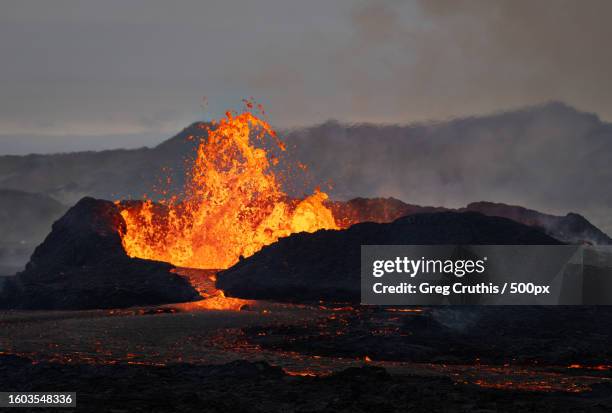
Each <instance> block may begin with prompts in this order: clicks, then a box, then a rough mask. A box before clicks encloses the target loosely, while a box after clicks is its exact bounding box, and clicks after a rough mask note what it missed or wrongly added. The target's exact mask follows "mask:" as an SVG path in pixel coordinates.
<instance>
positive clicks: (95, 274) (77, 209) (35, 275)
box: [0, 198, 199, 309]
mask: <svg viewBox="0 0 612 413" xmlns="http://www.w3.org/2000/svg"><path fill="white" fill-rule="evenodd" d="M124 229H125V222H124V221H123V218H122V217H121V215H120V214H119V210H118V209H117V207H116V206H115V204H113V203H112V202H109V201H103V200H97V199H93V198H83V199H82V200H80V201H79V202H78V203H77V204H76V205H75V206H74V207H72V208H71V209H70V210H69V211H68V212H67V213H66V214H65V215H64V216H63V217H62V218H60V219H59V220H58V221H57V222H55V223H54V224H53V229H52V231H51V233H50V234H49V235H48V236H47V238H46V239H45V240H44V242H43V243H42V244H41V245H39V246H38V247H37V248H36V250H35V251H34V254H33V255H32V257H31V259H30V262H29V263H28V264H27V266H26V269H25V271H23V272H21V273H19V274H17V276H16V277H15V278H14V279H11V280H9V281H7V283H6V285H5V288H4V289H3V291H2V294H3V295H2V296H1V297H0V306H1V307H5V308H24V309H89V308H118V307H129V306H134V305H150V304H162V303H173V302H184V301H192V300H195V299H198V298H199V295H198V293H197V292H196V291H195V290H194V288H193V287H192V286H191V285H190V284H189V282H188V281H187V280H186V279H185V278H183V277H182V276H180V275H177V274H175V273H172V272H170V271H171V270H172V268H173V267H172V265H170V264H167V263H163V262H157V261H149V260H143V259H138V258H130V257H128V256H127V254H126V253H125V251H124V249H123V246H122V244H121V237H120V235H119V231H120V230H124Z"/></svg>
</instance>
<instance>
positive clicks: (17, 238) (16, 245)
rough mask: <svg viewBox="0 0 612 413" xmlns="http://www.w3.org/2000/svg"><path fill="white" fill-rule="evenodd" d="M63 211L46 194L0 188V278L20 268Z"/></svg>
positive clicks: (63, 206)
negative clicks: (0, 235)
mask: <svg viewBox="0 0 612 413" xmlns="http://www.w3.org/2000/svg"><path fill="white" fill-rule="evenodd" d="M67 209H68V207H66V206H65V205H62V204H60V203H59V202H57V201H56V200H55V199H53V198H51V197H49V196H47V195H42V194H32V193H28V192H23V191H14V190H9V189H0V234H2V237H1V238H0V276H1V275H12V274H14V273H15V272H16V271H17V270H19V269H21V267H22V265H23V264H24V263H25V262H26V261H27V260H28V258H29V256H30V254H31V253H32V251H33V250H34V247H36V246H37V245H38V244H39V243H40V242H41V241H42V240H43V239H44V238H45V236H46V235H47V234H48V233H49V231H51V224H52V223H53V221H55V220H56V219H58V218H59V217H60V216H62V214H63V213H64V212H66V210H67Z"/></svg>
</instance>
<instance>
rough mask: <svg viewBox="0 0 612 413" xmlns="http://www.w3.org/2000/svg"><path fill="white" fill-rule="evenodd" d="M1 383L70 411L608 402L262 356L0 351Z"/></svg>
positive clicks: (604, 395)
mask: <svg viewBox="0 0 612 413" xmlns="http://www.w3.org/2000/svg"><path fill="white" fill-rule="evenodd" d="M0 388H1V389H2V390H3V391H76V392H77V408H76V411H82V412H115V413H119V412H174V411H176V412H192V411H193V412H196V411H197V412H223V413H227V412H249V413H256V412H407V411H415V412H433V411H435V412H455V411H456V412H468V411H470V412H495V411H497V412H523V411H524V412H549V411H555V412H581V411H589V412H607V411H610V409H612V388H610V386H609V385H598V386H596V388H595V389H594V390H593V391H592V392H589V393H585V394H567V393H544V394H543V393H530V392H516V391H506V390H495V389H483V388H480V387H478V386H475V385H463V384H454V383H453V382H452V381H451V380H450V379H446V378H439V377H423V376H406V375H390V374H389V373H388V372H387V371H386V370H384V369H382V368H378V367H362V368H350V369H347V370H344V371H342V372H339V373H336V374H333V375H331V376H327V377H301V376H289V375H286V374H285V373H284V372H283V370H282V369H280V368H278V367H273V366H270V365H269V364H267V363H263V362H259V363H250V362H245V361H236V362H232V363H229V364H225V365H219V366H194V365H189V364H177V365H171V366H166V367H152V366H134V365H125V364H118V365H105V366H91V365H63V364H51V363H45V362H42V363H38V364H32V363H31V361H30V360H28V359H25V358H20V357H15V356H3V357H0ZM30 410H31V411H34V412H44V411H57V409H41V408H37V409H30ZM70 410H71V409H65V410H63V411H70ZM73 410H74V409H73ZM19 411H28V409H20V410H19Z"/></svg>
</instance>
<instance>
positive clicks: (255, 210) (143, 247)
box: [118, 102, 337, 269]
mask: <svg viewBox="0 0 612 413" xmlns="http://www.w3.org/2000/svg"><path fill="white" fill-rule="evenodd" d="M247 108H248V109H250V108H252V104H251V103H250V102H247ZM265 148H267V149H265ZM273 150H276V151H280V152H281V153H282V152H283V151H285V145H284V143H283V142H282V141H280V140H279V139H278V138H277V136H276V133H275V132H274V130H273V129H272V128H271V127H270V125H269V124H268V123H267V122H266V121H264V120H262V119H260V118H258V117H257V116H255V115H254V114H253V113H251V112H249V111H245V112H243V113H240V114H232V113H230V112H228V113H226V117H225V118H223V119H221V120H220V121H219V122H216V123H213V125H212V127H209V128H208V129H207V137H206V138H202V139H201V140H200V142H199V146H198V148H197V154H196V157H195V161H194V163H193V166H192V167H191V169H190V170H189V171H188V172H187V176H186V184H185V187H184V191H183V193H182V195H181V196H180V197H179V196H173V197H170V198H167V199H162V200H161V201H159V202H158V203H154V202H152V201H150V200H147V201H144V202H142V203H137V204H134V203H118V205H119V206H120V208H121V215H122V216H123V219H124V220H125V222H126V231H125V232H124V233H122V234H121V236H122V242H123V246H124V248H125V250H126V252H127V254H128V255H130V256H131V257H140V258H147V259H153V260H158V261H166V262H170V263H172V264H174V265H176V266H181V267H190V268H207V269H221V268H228V267H230V266H231V265H233V264H235V263H236V262H237V261H238V260H239V259H240V257H248V256H250V255H252V254H254V253H255V252H257V251H259V250H260V249H261V248H262V247H263V246H265V245H268V244H271V243H273V242H275V241H277V240H278V239H279V238H281V237H285V236H288V235H290V234H292V233H296V232H304V231H305V232H314V231H316V230H319V229H336V228H337V226H336V223H335V221H334V217H333V215H332V212H331V211H330V209H329V208H327V206H325V205H324V204H323V201H325V200H326V199H327V195H326V194H325V193H323V192H320V191H319V190H316V191H315V192H314V193H313V194H312V195H310V196H308V197H306V198H305V199H301V200H292V199H290V198H289V197H288V196H287V194H286V193H285V192H284V191H283V190H282V189H281V185H280V179H279V176H277V174H276V173H275V171H274V170H273V166H275V165H277V163H278V158H277V157H275V156H274V155H273Z"/></svg>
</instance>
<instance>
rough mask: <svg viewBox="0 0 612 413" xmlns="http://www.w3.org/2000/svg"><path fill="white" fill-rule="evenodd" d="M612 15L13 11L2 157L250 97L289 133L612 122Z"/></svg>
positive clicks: (496, 10)
mask: <svg viewBox="0 0 612 413" xmlns="http://www.w3.org/2000/svg"><path fill="white" fill-rule="evenodd" d="M610 16H612V2H611V1H605V0H602V1H598V0H589V1H578V0H575V1H570V0H549V1H544V0H537V1H531V0H529V1H527V0H512V1H486V0H482V1H461V0H447V1H446V0H433V1H368V2H364V1H356V0H308V1H298V0H295V1H288V0H265V1H260V0H245V1H233V0H232V1H230V0H221V1H202V0H189V1H183V0H173V1H168V0H141V1H136V0H104V1H99V0H98V1H95V0H91V1H88V0H74V1H67V0H52V1H31V0H14V1H13V0H1V2H0V56H1V63H0V153H23V152H47V151H58V150H71V149H82V148H87V149H97V148H106V147H118V146H125V147H130V146H131V147H133V146H140V145H143V144H155V143H157V142H159V141H160V140H161V139H162V138H164V137H167V136H170V135H171V134H173V133H174V132H176V131H178V130H180V129H181V128H182V127H183V126H185V125H186V124H188V123H189V122H192V121H195V120H201V119H206V118H209V117H216V116H219V114H220V113H222V112H224V111H225V110H226V109H228V108H236V107H239V106H240V101H241V99H242V98H243V97H249V96H254V97H255V98H256V99H257V100H258V101H259V102H261V103H263V104H264V106H265V107H266V109H267V112H268V114H269V117H270V120H271V121H272V123H274V124H275V125H276V126H280V127H286V126H299V125H308V124H312V123H317V122H322V121H325V120H327V119H330V118H334V119H339V120H341V121H348V122H361V121H373V122H400V123H408V122H412V121H416V120H432V119H446V118H450V117H456V116H463V115H471V114H479V113H488V112H493V111H497V110H501V109H508V108H512V107H519V106H523V105H529V104H534V103H538V102H542V101H547V100H562V101H565V102H567V103H569V104H571V105H573V106H576V107H578V108H579V109H582V110H586V111H591V112H596V113H598V114H599V115H600V116H601V117H602V118H603V119H604V120H611V119H612V93H611V92H610V88H609V85H608V84H609V78H610V73H612V47H610V44H609V43H610V39H612V24H610ZM204 98H206V100H207V102H208V103H207V104H204ZM38 142H40V144H38ZM32 148H33V149H32ZM36 149H38V150H36Z"/></svg>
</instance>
